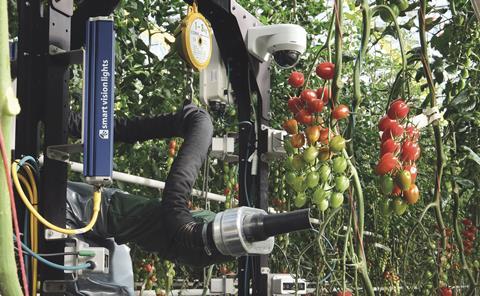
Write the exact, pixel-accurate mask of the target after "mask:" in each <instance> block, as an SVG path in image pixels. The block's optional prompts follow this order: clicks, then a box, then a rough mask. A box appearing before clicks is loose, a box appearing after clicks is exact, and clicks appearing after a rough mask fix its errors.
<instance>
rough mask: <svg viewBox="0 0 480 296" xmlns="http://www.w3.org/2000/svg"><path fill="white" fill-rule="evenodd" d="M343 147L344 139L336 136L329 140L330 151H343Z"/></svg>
mask: <svg viewBox="0 0 480 296" xmlns="http://www.w3.org/2000/svg"><path fill="white" fill-rule="evenodd" d="M345 145H346V142H345V139H344V138H343V137H342V136H340V135H336V136H335V137H333V139H332V140H330V144H329V146H330V151H332V152H340V151H342V150H343V149H345Z"/></svg>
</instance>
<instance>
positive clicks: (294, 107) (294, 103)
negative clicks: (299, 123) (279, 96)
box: [288, 97, 303, 114]
mask: <svg viewBox="0 0 480 296" xmlns="http://www.w3.org/2000/svg"><path fill="white" fill-rule="evenodd" d="M288 109H289V110H290V111H291V112H292V113H293V114H297V113H298V111H300V110H302V109H303V102H302V100H300V98H297V97H293V98H290V99H289V100H288Z"/></svg>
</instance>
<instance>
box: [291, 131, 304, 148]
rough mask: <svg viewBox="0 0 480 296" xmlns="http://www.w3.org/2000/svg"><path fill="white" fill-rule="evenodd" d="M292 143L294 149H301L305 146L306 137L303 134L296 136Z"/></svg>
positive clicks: (293, 137)
mask: <svg viewBox="0 0 480 296" xmlns="http://www.w3.org/2000/svg"><path fill="white" fill-rule="evenodd" d="M290 141H291V143H292V146H293V147H294V148H300V147H303V145H305V136H304V135H303V134H301V133H300V134H296V135H293V136H292V138H291V139H290Z"/></svg>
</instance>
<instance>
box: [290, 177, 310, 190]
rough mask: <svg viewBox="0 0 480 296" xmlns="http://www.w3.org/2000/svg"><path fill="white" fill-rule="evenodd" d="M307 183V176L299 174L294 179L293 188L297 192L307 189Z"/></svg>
mask: <svg viewBox="0 0 480 296" xmlns="http://www.w3.org/2000/svg"><path fill="white" fill-rule="evenodd" d="M306 187H307V184H305V177H304V176H297V177H295V180H294V181H293V184H292V188H293V190H295V191H296V192H302V191H305V189H306Z"/></svg>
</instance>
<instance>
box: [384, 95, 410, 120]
mask: <svg viewBox="0 0 480 296" xmlns="http://www.w3.org/2000/svg"><path fill="white" fill-rule="evenodd" d="M409 111H410V108H409V107H408V105H407V103H405V101H403V100H402V99H397V100H395V101H393V102H392V103H391V104H390V108H388V111H387V115H388V117H390V118H391V119H402V118H405V116H407V114H408V112H409Z"/></svg>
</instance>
